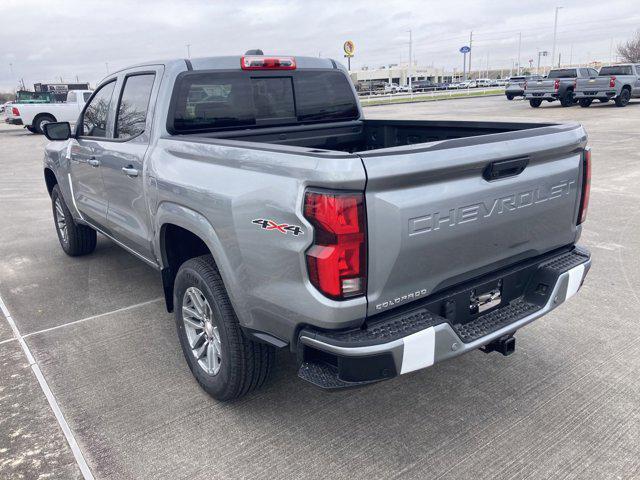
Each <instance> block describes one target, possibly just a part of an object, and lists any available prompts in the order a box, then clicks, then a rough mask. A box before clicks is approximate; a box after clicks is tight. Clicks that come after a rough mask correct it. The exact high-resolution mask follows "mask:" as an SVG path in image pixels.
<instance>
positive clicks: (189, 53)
mask: <svg viewBox="0 0 640 480" xmlns="http://www.w3.org/2000/svg"><path fill="white" fill-rule="evenodd" d="M185 46H186V47H187V58H188V59H189V60H191V44H190V43H187V44H186V45H185Z"/></svg>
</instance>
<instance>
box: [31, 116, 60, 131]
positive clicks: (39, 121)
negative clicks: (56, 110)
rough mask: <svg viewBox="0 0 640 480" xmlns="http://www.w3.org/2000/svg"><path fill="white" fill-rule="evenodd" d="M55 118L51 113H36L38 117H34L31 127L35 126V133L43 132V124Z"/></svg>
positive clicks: (53, 120) (51, 121)
mask: <svg viewBox="0 0 640 480" xmlns="http://www.w3.org/2000/svg"><path fill="white" fill-rule="evenodd" d="M55 121H56V119H55V118H54V117H53V115H49V114H48V113H45V114H43V115H38V117H36V119H35V120H34V121H33V128H35V130H36V132H37V133H40V134H42V133H44V126H45V125H46V124H47V123H53V122H55Z"/></svg>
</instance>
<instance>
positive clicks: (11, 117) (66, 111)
mask: <svg viewBox="0 0 640 480" xmlns="http://www.w3.org/2000/svg"><path fill="white" fill-rule="evenodd" d="M90 96H91V90H71V91H70V92H69V93H67V101H66V102H58V103H19V102H17V103H14V104H13V105H11V108H10V109H9V110H7V112H6V118H5V122H6V123H9V124H12V125H24V127H25V128H26V129H27V130H29V131H30V132H31V133H39V134H42V133H43V127H44V126H45V125H46V124H47V123H51V122H70V123H75V121H76V119H77V118H78V115H79V114H80V111H81V110H82V108H83V107H84V104H85V102H86V101H87V100H88V98H89V97H90Z"/></svg>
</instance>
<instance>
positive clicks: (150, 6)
mask: <svg viewBox="0 0 640 480" xmlns="http://www.w3.org/2000/svg"><path fill="white" fill-rule="evenodd" d="M376 5H378V6H376ZM556 6H562V7H563V8H562V10H560V14H559V22H558V43H557V44H558V47H557V48H558V52H560V53H561V54H562V58H563V59H566V60H568V59H569V57H570V56H571V58H572V60H573V61H574V62H587V61H591V60H594V59H600V60H604V61H608V60H609V58H610V57H611V51H612V49H611V46H612V45H613V46H614V48H613V51H614V57H615V45H616V44H618V43H620V42H621V41H623V40H625V39H627V38H629V37H630V36H631V35H632V34H633V32H634V31H635V30H636V29H638V28H640V8H638V7H640V0H607V1H603V0H550V1H548V0H536V1H535V2H527V1H523V0H493V1H488V0H475V1H471V0H468V1H460V0H439V1H432V0H422V1H413V0H401V1H395V0H386V1H384V2H373V1H361V0H350V1H345V0H342V1H331V0H324V1H315V0H306V1H303V0H298V1H288V0H282V1H243V0H235V1H227V0H224V1H222V0H221V1H214V0H210V1H204V0H201V1H198V0H174V1H165V0H153V1H151V0H135V1H124V0H111V1H97V2H94V1H90V0H83V1H74V0H55V1H51V0H0V25H1V26H0V91H11V90H13V89H14V88H15V87H16V85H17V82H18V79H20V78H24V82H25V84H26V85H27V86H32V85H33V83H35V82H53V81H59V80H60V78H61V77H62V79H63V80H64V81H74V80H75V78H76V76H77V77H78V78H79V79H80V81H89V82H91V83H92V84H94V85H95V83H96V82H97V81H99V80H100V79H101V78H102V77H103V76H104V75H105V74H106V73H107V70H110V71H113V70H115V69H118V68H121V67H126V66H127V65H130V64H132V63H136V62H139V61H146V60H156V59H162V58H177V57H180V58H183V57H186V54H187V48H186V46H185V45H186V44H191V56H192V57H200V56H212V55H239V54H241V53H243V52H244V51H246V50H247V49H249V48H262V49H263V50H264V51H265V53H283V54H297V55H313V56H317V55H319V54H320V55H322V56H325V57H332V58H335V59H336V60H343V58H342V51H341V49H342V44H343V42H344V41H345V40H347V39H350V40H353V41H354V42H355V45H356V56H355V58H354V60H353V63H352V68H359V67H362V66H364V65H368V66H371V67H377V66H380V65H385V64H390V63H399V62H406V61H407V59H408V56H409V34H408V30H409V29H411V30H412V32H413V45H414V48H413V51H414V59H415V61H416V62H417V63H418V64H419V65H434V66H436V67H445V68H448V69H453V68H454V67H456V68H458V69H461V64H462V56H461V54H459V53H457V52H458V49H459V48H460V47H461V46H463V45H466V44H467V43H468V39H469V32H470V31H471V30H473V37H474V42H473V46H474V49H473V62H474V67H475V66H477V65H478V64H481V65H483V66H485V65H486V63H487V57H488V63H489V66H490V67H491V68H505V69H506V70H508V69H509V67H510V65H511V64H512V61H514V59H515V58H516V57H517V52H518V34H519V33H520V32H521V33H522V63H523V64H525V63H526V62H527V61H528V59H530V58H536V59H537V53H536V52H537V51H538V49H540V50H549V51H550V50H551V47H552V38H553V20H554V11H555V7H556ZM474 69H475V68H474Z"/></svg>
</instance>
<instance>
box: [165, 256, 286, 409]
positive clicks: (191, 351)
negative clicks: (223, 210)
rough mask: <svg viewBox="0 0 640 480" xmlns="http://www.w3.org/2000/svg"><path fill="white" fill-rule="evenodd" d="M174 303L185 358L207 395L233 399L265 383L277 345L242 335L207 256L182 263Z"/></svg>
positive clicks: (223, 289)
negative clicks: (258, 341) (263, 342)
mask: <svg viewBox="0 0 640 480" xmlns="http://www.w3.org/2000/svg"><path fill="white" fill-rule="evenodd" d="M174 304H175V320H176V327H177V329H178V337H179V339H180V345H181V346H182V351H183V353H184V356H185V359H186V361H187V364H188V365H189V368H190V369H191V372H192V373H193V375H194V377H195V378H196V380H197V381H198V383H199V384H200V386H201V387H202V388H203V389H204V390H205V391H206V392H207V393H208V394H209V395H211V396H212V397H214V398H216V399H218V400H222V401H225V400H232V399H234V398H238V397H242V396H244V395H246V394H247V393H249V392H251V391H252V390H255V389H256V388H258V387H260V386H262V385H263V384H264V383H265V381H266V380H267V378H268V376H269V373H270V371H271V369H272V366H273V363H274V357H275V350H274V348H273V347H271V346H269V345H265V344H262V343H257V342H254V341H252V340H250V339H249V338H247V337H246V336H245V334H244V333H243V331H242V329H241V328H240V324H239V323H238V319H237V318H236V315H235V312H234V311H233V307H232V306H231V303H230V301H229V297H228V296H227V292H226V290H225V288H224V284H223V282H222V278H221V276H220V273H219V272H218V269H217V267H216V264H215V262H214V260H213V257H212V256H211V255H203V256H201V257H197V258H192V259H191V260H187V261H186V262H185V263H183V264H182V265H181V266H180V269H179V270H178V274H177V275H176V280H175V289H174Z"/></svg>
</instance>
